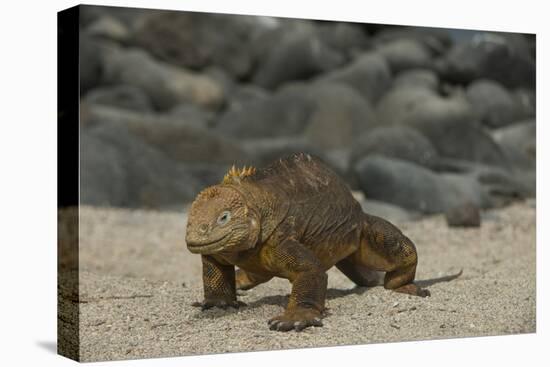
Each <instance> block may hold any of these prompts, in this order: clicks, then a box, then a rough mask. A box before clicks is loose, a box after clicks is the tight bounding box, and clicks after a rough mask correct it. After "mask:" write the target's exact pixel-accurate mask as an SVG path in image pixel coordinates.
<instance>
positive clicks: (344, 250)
mask: <svg viewBox="0 0 550 367" xmlns="http://www.w3.org/2000/svg"><path fill="white" fill-rule="evenodd" d="M186 241H187V246H188V248H189V250H190V251H191V252H193V253H198V254H201V255H202V261H203V284H204V301H203V302H202V303H199V304H198V305H200V306H202V307H203V309H204V308H209V307H214V306H217V307H222V308H225V307H239V306H240V305H241V304H242V303H240V302H238V301H237V298H236V289H250V288H253V287H254V286H256V285H258V284H261V283H264V282H267V281H269V280H270V279H271V278H273V277H281V278H285V279H288V280H289V281H290V282H291V283H292V291H291V294H290V298H289V302H288V305H287V308H286V310H285V312H284V313H283V314H281V315H279V316H276V317H274V318H272V319H271V320H269V325H270V328H271V329H273V330H279V331H288V330H292V329H295V330H302V329H304V328H306V327H309V326H321V325H322V322H321V319H322V316H323V311H324V309H325V294H326V288H327V275H326V271H327V270H328V269H330V268H331V267H332V266H337V267H338V269H339V270H340V271H342V272H343V273H344V274H345V275H346V276H347V277H348V278H350V279H351V280H352V281H353V282H355V283H356V284H357V285H359V286H372V285H375V284H376V279H375V278H374V277H373V275H372V274H373V271H383V272H386V275H385V278H384V287H385V288H387V289H392V290H394V291H397V292H403V293H407V294H412V295H417V296H422V297H425V296H427V295H429V292H428V291H427V290H424V289H420V288H419V287H418V286H416V285H415V284H414V282H413V281H414V277H415V272H416V265H417V261H418V259H417V254H416V248H415V246H414V244H413V243H412V241H411V240H410V239H408V238H407V237H406V236H405V235H403V233H401V231H400V230H399V229H397V228H396V227H395V226H394V225H392V224H391V223H389V222H387V221H386V220H384V219H382V218H378V217H375V216H371V215H368V214H366V213H363V212H362V210H361V206H360V205H359V203H358V202H357V201H356V200H355V199H354V198H353V196H352V195H351V192H350V191H349V189H348V188H347V186H346V185H345V184H344V183H343V181H342V180H341V179H340V178H339V177H338V176H337V175H336V174H334V173H333V172H332V171H331V170H330V169H329V168H328V167H326V166H325V165H324V164H323V163H322V162H321V161H320V160H319V159H317V158H315V157H312V156H310V155H306V154H295V155H293V156H290V157H288V158H285V159H281V160H278V161H276V162H275V163H273V164H272V165H270V166H269V167H267V168H264V169H262V170H257V171H256V170H255V169H253V168H248V169H247V168H243V169H242V170H237V169H235V168H232V169H231V170H230V172H229V173H228V174H227V175H226V176H225V178H224V180H223V182H222V183H221V184H219V185H215V186H212V187H209V188H207V189H205V190H203V191H202V192H201V193H200V194H199V195H198V196H197V198H196V199H195V201H194V202H193V205H192V206H191V211H190V215H189V221H188V224H187V235H186ZM235 266H238V267H239V269H240V270H239V271H238V272H237V274H236V275H235Z"/></svg>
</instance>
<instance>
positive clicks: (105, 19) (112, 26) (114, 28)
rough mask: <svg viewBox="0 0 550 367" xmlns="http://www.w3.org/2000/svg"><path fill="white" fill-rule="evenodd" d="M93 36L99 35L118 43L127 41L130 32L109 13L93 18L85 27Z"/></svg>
mask: <svg viewBox="0 0 550 367" xmlns="http://www.w3.org/2000/svg"><path fill="white" fill-rule="evenodd" d="M85 32H86V33H88V34H89V35H90V36H93V37H100V38H104V39H108V40H110V41H115V42H119V43H127V42H128V41H129V40H130V37H131V34H130V30H129V29H128V27H127V26H126V25H125V24H124V23H122V22H121V21H120V20H118V19H117V18H115V17H113V16H111V15H103V16H100V17H98V18H96V19H94V20H93V21H92V22H91V23H90V24H89V25H88V26H87V27H86V29H85Z"/></svg>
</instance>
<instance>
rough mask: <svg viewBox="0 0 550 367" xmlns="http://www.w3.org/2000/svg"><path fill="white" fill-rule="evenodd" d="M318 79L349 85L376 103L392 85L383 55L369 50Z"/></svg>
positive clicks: (388, 68)
mask: <svg viewBox="0 0 550 367" xmlns="http://www.w3.org/2000/svg"><path fill="white" fill-rule="evenodd" d="M317 81H319V82H331V83H342V84H346V85H349V86H350V87H352V88H354V89H355V90H357V91H358V92H359V93H360V94H361V95H362V96H363V97H364V98H365V99H366V100H368V101H370V102H371V103H372V104H376V103H377V102H378V100H379V99H380V98H381V97H382V96H383V95H384V93H386V91H387V90H388V89H389V88H390V86H391V71H390V67H389V66H388V63H387V61H386V60H385V59H384V58H383V57H382V56H380V55H378V54H376V53H372V52H369V53H365V54H362V55H360V56H358V57H357V58H356V59H355V60H354V61H353V62H352V63H350V64H349V65H346V66H345V67H343V68H340V69H336V70H334V71H331V72H328V73H326V74H323V75H322V76H320V77H319V78H318V79H317Z"/></svg>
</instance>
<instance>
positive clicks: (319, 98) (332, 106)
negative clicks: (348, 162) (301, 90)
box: [304, 83, 377, 149]
mask: <svg viewBox="0 0 550 367" xmlns="http://www.w3.org/2000/svg"><path fill="white" fill-rule="evenodd" d="M308 98H309V99H310V101H311V103H312V105H313V109H312V111H311V113H310V115H309V116H308V122H307V128H306V129H305V131H304V134H305V137H306V139H307V140H308V141H309V142H311V143H312V144H314V145H315V146H317V147H319V148H321V149H336V148H347V147H349V146H351V144H352V143H353V141H354V139H355V137H356V136H358V135H360V134H361V133H363V132H364V131H366V129H367V128H368V127H369V126H372V125H375V124H377V118H376V114H375V112H374V109H373V108H372V107H371V105H370V103H369V102H368V101H366V100H365V99H364V98H362V97H361V95H360V94H359V93H358V92H357V91H355V90H354V89H353V88H351V87H350V86H347V85H343V84H334V83H325V84H317V85H316V86H315V87H312V88H310V91H309V93H308Z"/></svg>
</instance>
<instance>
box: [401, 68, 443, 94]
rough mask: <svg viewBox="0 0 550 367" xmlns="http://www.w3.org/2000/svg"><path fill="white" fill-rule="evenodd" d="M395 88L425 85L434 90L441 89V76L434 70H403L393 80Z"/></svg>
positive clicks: (424, 86)
mask: <svg viewBox="0 0 550 367" xmlns="http://www.w3.org/2000/svg"><path fill="white" fill-rule="evenodd" d="M393 87H394V88H405V87H423V88H428V89H431V90H433V91H438V89H439V77H438V76H437V74H436V73H435V72H434V71H433V70H428V69H409V70H403V71H402V72H400V73H399V74H397V75H396V76H395V79H394V80H393Z"/></svg>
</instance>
